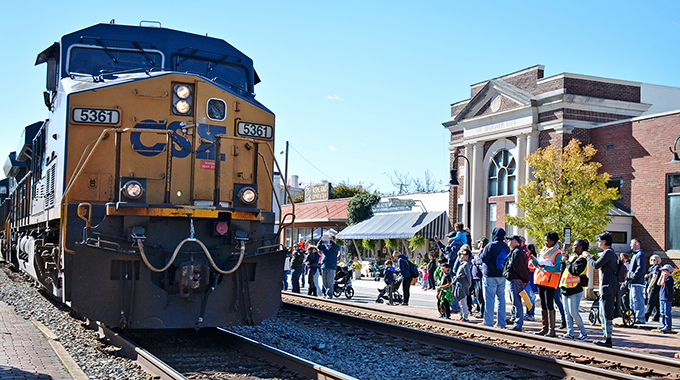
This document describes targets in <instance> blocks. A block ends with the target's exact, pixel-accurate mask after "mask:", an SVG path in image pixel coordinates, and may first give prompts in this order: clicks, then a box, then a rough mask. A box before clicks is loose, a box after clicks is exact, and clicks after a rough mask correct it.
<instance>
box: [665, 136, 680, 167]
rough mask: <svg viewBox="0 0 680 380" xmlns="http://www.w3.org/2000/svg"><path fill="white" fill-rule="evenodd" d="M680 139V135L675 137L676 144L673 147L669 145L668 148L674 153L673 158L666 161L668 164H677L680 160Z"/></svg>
mask: <svg viewBox="0 0 680 380" xmlns="http://www.w3.org/2000/svg"><path fill="white" fill-rule="evenodd" d="M679 141H680V135H678V138H677V139H675V144H674V145H673V149H671V148H670V147H668V149H669V150H670V151H671V153H673V159H672V160H671V161H670V162H666V163H667V164H676V163H678V162H680V156H678V142H679Z"/></svg>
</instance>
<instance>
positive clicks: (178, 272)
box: [0, 24, 286, 328]
mask: <svg viewBox="0 0 680 380" xmlns="http://www.w3.org/2000/svg"><path fill="white" fill-rule="evenodd" d="M43 62H45V63H47V70H48V91H47V92H46V93H45V94H46V96H45V101H46V105H47V106H48V108H49V109H50V117H49V119H48V120H47V121H46V122H44V123H36V125H35V126H34V127H33V128H32V129H31V131H30V133H31V136H30V141H31V144H32V145H31V147H30V148H31V149H28V150H26V151H32V154H30V155H26V154H23V155H22V156H21V158H22V159H24V160H25V161H26V163H25V164H24V166H23V168H24V169H22V167H21V166H20V165H19V164H20V163H18V164H17V168H18V169H17V170H16V171H13V172H12V174H13V177H12V178H10V180H12V181H13V182H12V183H13V184H14V186H13V192H11V193H12V194H11V195H10V197H8V201H7V202H5V203H3V208H2V209H0V211H2V210H6V211H3V212H4V213H5V215H6V216H7V218H6V220H8V224H7V225H6V227H5V230H4V231H5V232H4V236H3V239H2V240H0V243H2V247H3V252H16V254H14V255H13V256H12V258H11V261H12V262H13V263H14V264H15V265H16V266H17V267H19V268H20V269H21V270H24V271H26V272H27V273H29V274H30V275H31V276H33V277H34V278H36V279H37V280H38V281H39V282H40V283H41V284H43V285H44V286H45V287H46V288H47V289H48V291H50V292H51V293H52V294H53V295H55V296H57V297H59V298H60V299H61V300H62V301H64V302H66V303H69V304H71V305H72V307H73V308H74V309H76V310H77V311H78V312H80V313H81V314H82V315H84V316H87V317H88V318H90V319H95V320H99V321H101V322H103V323H105V324H107V325H110V326H114V327H115V326H120V327H126V328H186V327H200V326H225V325H230V324H254V323H260V322H261V321H262V320H264V319H266V318H269V317H271V316H273V315H274V314H275V313H276V312H277V310H278V305H279V304H280V284H281V279H282V276H283V274H282V271H281V268H282V265H283V259H284V256H285V253H286V250H285V249H284V248H283V247H280V246H279V245H278V244H277V243H278V241H279V239H278V233H279V231H280V230H277V229H276V226H275V218H276V216H275V214H274V213H273V212H272V209H273V207H272V203H273V202H274V201H276V202H278V200H277V199H275V198H274V199H273V194H274V192H273V182H272V179H273V174H274V172H275V171H276V170H278V171H280V168H276V169H275V166H276V165H277V163H276V160H275V157H274V153H273V149H274V132H275V130H274V125H275V124H274V114H273V113H272V112H271V111H269V110H268V109H267V108H266V107H264V106H263V105H262V104H260V103H259V102H258V101H257V100H255V98H254V92H253V86H254V85H255V83H257V81H259V79H258V78H257V75H256V74H255V72H254V69H253V64H252V61H251V60H250V58H248V57H247V56H246V55H244V54H243V53H241V52H240V51H238V50H236V49H235V48H234V47H233V46H231V45H229V44H228V43H226V42H225V41H223V40H219V39H215V38H211V37H206V36H199V35H193V34H189V33H184V32H179V31H175V30H171V29H165V28H150V27H132V26H122V25H114V24H99V25H94V26H92V27H89V28H86V29H83V30H80V31H76V32H73V33H70V34H67V35H65V36H63V37H62V39H61V42H60V43H57V44H54V45H52V46H50V47H49V48H48V49H46V50H45V51H44V52H42V53H41V54H40V55H39V57H38V63H43ZM27 131H28V129H27ZM28 140H29V138H28V137H27V141H28ZM44 226H47V228H44ZM251 296H252V298H251Z"/></svg>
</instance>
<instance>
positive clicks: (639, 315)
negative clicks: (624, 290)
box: [628, 284, 645, 322]
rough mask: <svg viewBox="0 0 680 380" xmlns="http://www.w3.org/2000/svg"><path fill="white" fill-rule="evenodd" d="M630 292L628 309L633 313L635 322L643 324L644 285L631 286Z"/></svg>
mask: <svg viewBox="0 0 680 380" xmlns="http://www.w3.org/2000/svg"><path fill="white" fill-rule="evenodd" d="M628 289H629V290H630V308H631V309H633V312H634V313H635V320H636V321H638V322H645V287H644V285H633V284H631V285H630V286H629V287H628Z"/></svg>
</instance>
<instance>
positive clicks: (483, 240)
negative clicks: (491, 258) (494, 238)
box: [477, 236, 489, 243]
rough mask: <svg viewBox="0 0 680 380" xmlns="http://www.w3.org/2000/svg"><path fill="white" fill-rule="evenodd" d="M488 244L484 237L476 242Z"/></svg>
mask: <svg viewBox="0 0 680 380" xmlns="http://www.w3.org/2000/svg"><path fill="white" fill-rule="evenodd" d="M480 242H481V243H488V242H489V239H487V238H486V236H482V237H481V238H480V239H479V240H477V243H480Z"/></svg>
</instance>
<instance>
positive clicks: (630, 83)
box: [536, 73, 642, 87]
mask: <svg viewBox="0 0 680 380" xmlns="http://www.w3.org/2000/svg"><path fill="white" fill-rule="evenodd" d="M560 78H572V79H581V80H588V81H593V82H606V83H612V84H621V85H625V86H635V87H639V86H640V85H642V82H634V81H629V80H622V79H613V78H604V77H596V76H592V75H583V74H573V73H559V74H555V75H551V76H549V77H544V78H541V79H539V80H538V81H537V82H536V83H537V84H541V83H545V82H549V81H553V80H555V79H560Z"/></svg>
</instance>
